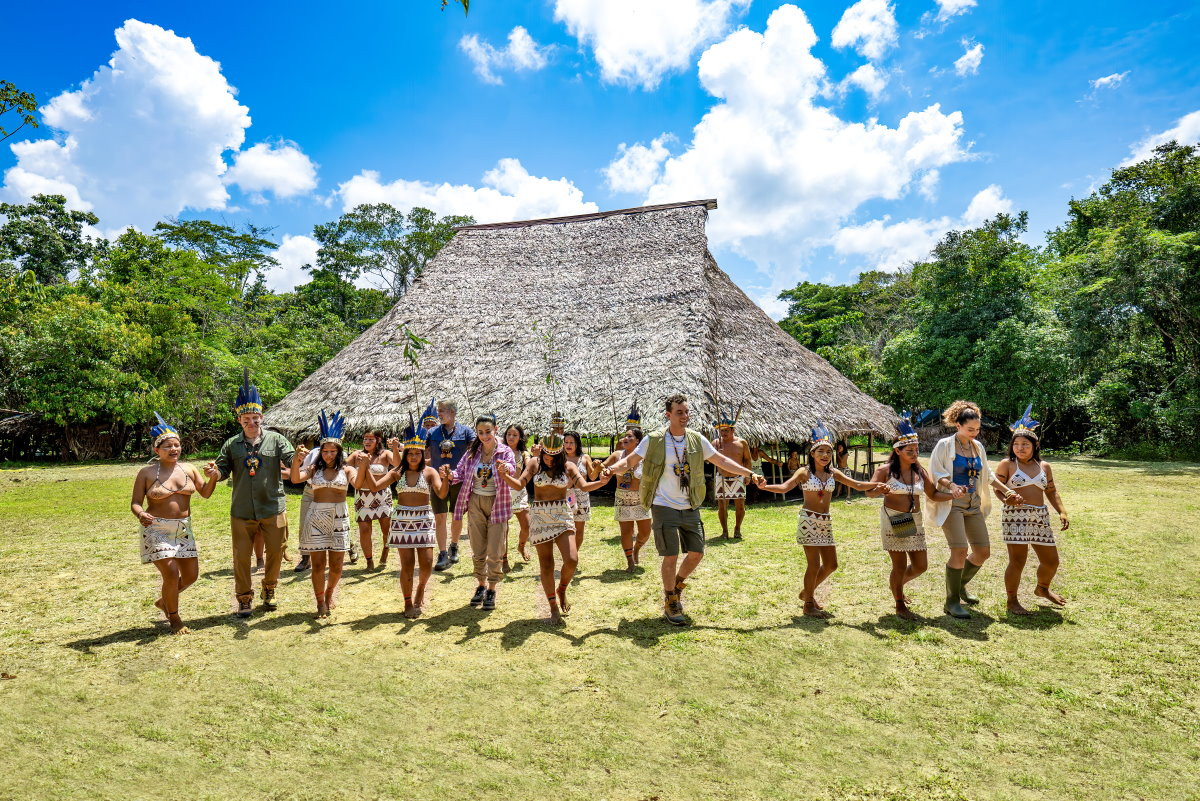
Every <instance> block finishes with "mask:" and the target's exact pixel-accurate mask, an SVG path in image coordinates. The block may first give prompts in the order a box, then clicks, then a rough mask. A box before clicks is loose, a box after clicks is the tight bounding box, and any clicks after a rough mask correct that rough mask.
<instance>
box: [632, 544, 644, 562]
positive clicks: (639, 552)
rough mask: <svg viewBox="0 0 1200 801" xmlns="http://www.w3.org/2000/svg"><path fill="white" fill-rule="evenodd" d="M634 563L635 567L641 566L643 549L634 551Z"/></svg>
mask: <svg viewBox="0 0 1200 801" xmlns="http://www.w3.org/2000/svg"><path fill="white" fill-rule="evenodd" d="M633 563H634V564H635V565H640V564H641V563H642V549H641V548H634V549H633Z"/></svg>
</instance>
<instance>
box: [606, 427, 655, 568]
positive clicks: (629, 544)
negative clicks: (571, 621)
mask: <svg viewBox="0 0 1200 801" xmlns="http://www.w3.org/2000/svg"><path fill="white" fill-rule="evenodd" d="M625 425H626V429H625V433H624V434H622V435H621V439H620V440H619V441H618V442H617V446H618V448H619V450H618V451H617V452H616V453H614V454H612V455H610V456H609V457H608V458H607V459H605V460H604V462H603V464H602V465H601V467H609V466H610V465H613V464H616V462H617V460H618V459H624V458H625V457H627V456H629V455H630V454H631V453H633V452H634V450H635V449H636V448H637V446H638V445H639V444H640V443H641V441H642V439H643V438H644V437H645V436H646V435H645V434H644V433H643V432H642V429H641V425H642V413H641V412H640V411H639V410H638V407H637V403H634V404H633V406H632V407H631V408H630V409H629V414H628V415H626V417H625ZM616 479H617V491H616V497H615V498H614V499H613V516H614V518H615V519H616V521H617V526H618V528H620V530H621V550H622V551H624V553H625V572H626V573H632V572H634V570H635V569H636V566H637V564H638V563H639V562H640V561H641V553H642V548H643V547H644V546H645V545H646V543H647V542H649V541H650V510H649V509H647V508H646V507H645V506H643V505H642V494H641V490H642V466H641V465H640V464H639V465H638V466H637V467H636V468H634V469H633V470H626V471H625V472H623V473H620V474H618V475H617V476H616ZM635 529H636V533H637V536H636V538H635V536H634V531H635Z"/></svg>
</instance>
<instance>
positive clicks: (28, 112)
mask: <svg viewBox="0 0 1200 801" xmlns="http://www.w3.org/2000/svg"><path fill="white" fill-rule="evenodd" d="M445 5H446V4H445V3H442V6H443V7H445ZM466 10H467V7H466V5H465V4H464V5H463V11H466ZM10 111H15V112H17V117H18V118H19V119H20V120H21V124H20V125H18V126H17V127H16V128H13V129H12V130H11V131H9V130H6V129H5V128H4V126H2V125H0V142H3V141H4V140H5V139H7V138H8V137H10V136H12V135H13V134H15V133H16V132H17V131H19V130H21V129H22V128H24V127H25V126H26V125H32V126H33V127H34V128H37V127H38V123H37V117H35V116H33V113H34V112H35V111H37V98H35V97H34V96H33V94H31V93H30V92H22V91H21V90H20V89H18V88H17V87H16V85H15V84H13V83H11V82H9V81H0V117H3V116H4V115H5V114H7V113H8V112H10Z"/></svg>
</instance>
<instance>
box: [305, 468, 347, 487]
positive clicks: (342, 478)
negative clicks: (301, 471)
mask: <svg viewBox="0 0 1200 801" xmlns="http://www.w3.org/2000/svg"><path fill="white" fill-rule="evenodd" d="M308 483H309V484H310V485H312V488H313V489H320V488H323V487H332V488H334V489H338V488H342V487H345V486H346V471H345V470H342V469H340V468H339V469H338V471H337V475H336V476H335V477H334V478H333V480H332V481H330V480H329V479H327V478H325V471H324V469H322V468H319V467H316V468H314V469H313V474H312V476H311V477H310V478H309V479H308Z"/></svg>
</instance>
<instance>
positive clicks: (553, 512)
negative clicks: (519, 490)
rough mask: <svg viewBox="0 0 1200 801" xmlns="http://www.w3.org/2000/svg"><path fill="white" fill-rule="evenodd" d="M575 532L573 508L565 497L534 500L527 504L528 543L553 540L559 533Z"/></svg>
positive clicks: (539, 543) (537, 543)
mask: <svg viewBox="0 0 1200 801" xmlns="http://www.w3.org/2000/svg"><path fill="white" fill-rule="evenodd" d="M566 532H570V533H572V534H574V533H575V510H574V509H573V508H572V507H571V504H570V503H569V502H568V501H567V499H566V498H564V499H562V500H561V501H534V502H533V503H531V504H530V505H529V543H530V544H531V545H541V544H542V543H544V542H554V541H555V540H556V539H558V538H559V535H561V534H564V533H566Z"/></svg>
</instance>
